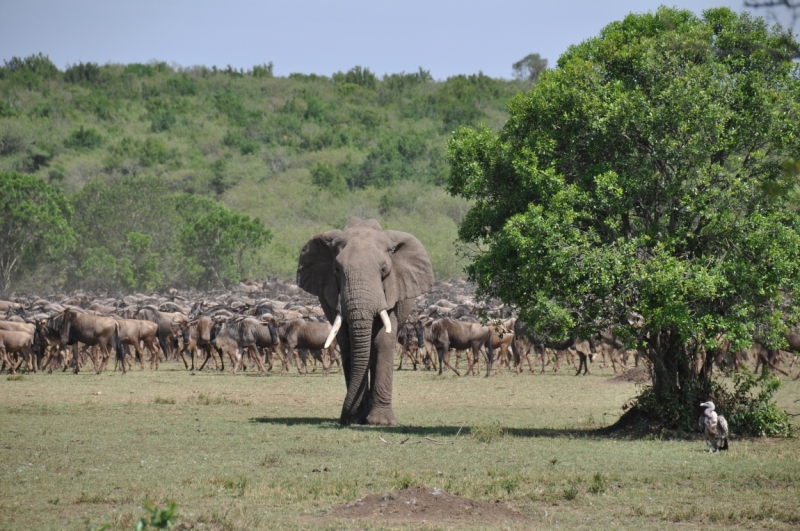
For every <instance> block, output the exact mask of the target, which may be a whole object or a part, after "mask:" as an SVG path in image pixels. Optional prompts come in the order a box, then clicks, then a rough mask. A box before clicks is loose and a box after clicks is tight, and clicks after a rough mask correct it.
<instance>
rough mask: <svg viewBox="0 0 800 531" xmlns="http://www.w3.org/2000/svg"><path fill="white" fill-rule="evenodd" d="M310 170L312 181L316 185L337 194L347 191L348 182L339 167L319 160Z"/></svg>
mask: <svg viewBox="0 0 800 531" xmlns="http://www.w3.org/2000/svg"><path fill="white" fill-rule="evenodd" d="M309 171H310V172H311V182H313V183H314V185H315V186H317V187H319V188H322V189H323V190H328V191H329V192H331V193H332V194H333V195H335V196H341V195H344V193H345V192H346V191H347V183H346V182H345V180H344V176H343V175H342V173H341V172H340V171H339V170H338V168H335V167H333V166H331V165H330V164H323V163H321V162H318V163H317V164H315V165H314V166H312V167H311V169H310V170H309Z"/></svg>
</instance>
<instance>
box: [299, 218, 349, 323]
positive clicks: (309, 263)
mask: <svg viewBox="0 0 800 531" xmlns="http://www.w3.org/2000/svg"><path fill="white" fill-rule="evenodd" d="M341 234H342V231H340V230H329V231H328V232H323V233H322V234H317V235H316V236H314V237H313V238H311V239H310V240H308V242H306V244H305V246H304V247H303V250H302V251H300V260H299V261H298V263H297V285H298V286H300V287H301V288H303V289H304V290H306V291H307V292H309V293H311V294H312V295H316V296H317V297H319V299H320V301H324V302H325V304H327V306H328V308H332V309H334V310H335V309H336V308H337V307H338V301H339V286H338V285H337V284H336V278H335V277H334V275H333V258H334V256H333V241H334V240H335V239H336V238H337V237H338V236H339V235H341ZM325 304H323V308H325ZM325 313H326V314H327V313H328V312H327V311H326V312H325Z"/></svg>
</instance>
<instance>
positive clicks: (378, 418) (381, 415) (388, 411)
mask: <svg viewBox="0 0 800 531" xmlns="http://www.w3.org/2000/svg"><path fill="white" fill-rule="evenodd" d="M364 423H365V424H370V425H373V426H397V424H398V422H397V417H395V415H394V411H392V408H391V407H385V408H373V410H372V411H370V413H369V415H367V418H366V419H365V422H364Z"/></svg>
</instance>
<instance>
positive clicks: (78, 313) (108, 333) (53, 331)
mask: <svg viewBox="0 0 800 531" xmlns="http://www.w3.org/2000/svg"><path fill="white" fill-rule="evenodd" d="M43 328H44V330H43V332H44V335H45V336H46V337H48V338H57V341H58V344H59V345H75V344H76V343H77V342H81V343H83V344H84V345H88V346H95V345H96V346H98V347H99V349H100V354H101V355H102V357H103V359H102V360H100V361H99V362H98V363H96V365H95V370H96V372H97V374H100V373H101V372H103V370H105V367H106V365H107V364H108V358H109V357H110V352H111V350H112V349H114V351H115V352H116V356H117V360H118V361H119V362H121V363H122V372H123V373H124V372H125V371H126V369H125V363H124V360H125V352H124V350H123V348H122V342H121V341H120V337H119V324H117V322H116V321H115V320H114V319H113V318H111V317H103V316H100V315H93V314H89V313H86V312H85V311H83V310H80V309H78V308H68V309H66V310H64V311H63V312H61V313H59V314H56V315H54V316H53V317H50V318H49V319H47V320H46V321H44V323H43ZM74 363H75V369H74V372H75V374H78V371H79V363H78V356H75V359H74Z"/></svg>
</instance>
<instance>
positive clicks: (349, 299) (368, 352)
mask: <svg viewBox="0 0 800 531" xmlns="http://www.w3.org/2000/svg"><path fill="white" fill-rule="evenodd" d="M297 284H298V285H299V286H300V287H301V288H303V289H304V290H306V291H308V292H309V293H311V294H313V295H317V296H318V297H319V301H320V304H321V305H322V309H323V310H324V311H325V316H326V317H327V318H328V320H329V321H330V322H331V323H333V329H332V331H331V335H330V336H329V338H328V341H332V340H333V337H334V336H336V337H337V339H338V343H339V350H340V351H341V353H342V367H343V368H344V377H345V382H346V384H347V395H346V396H345V399H344V405H343V406H342V415H341V418H340V419H339V422H340V423H341V424H344V425H347V424H353V423H356V424H389V425H395V424H397V417H395V415H394V412H393V411H392V375H393V363H394V353H395V347H396V344H397V332H398V330H399V329H400V327H401V326H402V325H403V324H404V323H405V321H406V319H407V318H408V314H409V313H410V312H411V309H412V308H413V306H414V298H415V297H416V296H417V295H420V294H422V293H424V292H425V291H427V290H428V289H429V288H430V287H431V286H432V285H433V268H432V267H431V262H430V259H429V258H428V254H427V253H426V252H425V248H424V247H423V246H422V244H421V243H420V241H419V240H418V239H416V238H415V237H414V236H412V235H411V234H407V233H405V232H399V231H394V230H383V229H382V228H381V226H380V223H378V222H377V221H375V220H374V219H370V220H366V221H364V220H361V219H359V218H355V217H354V218H351V219H350V220H349V221H348V222H347V226H345V228H344V230H331V231H328V232H323V233H322V234H317V235H316V236H314V237H313V238H311V239H310V240H309V241H308V243H306V245H305V247H303V250H302V252H301V253H300V261H299V264H298V266H297Z"/></svg>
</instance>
